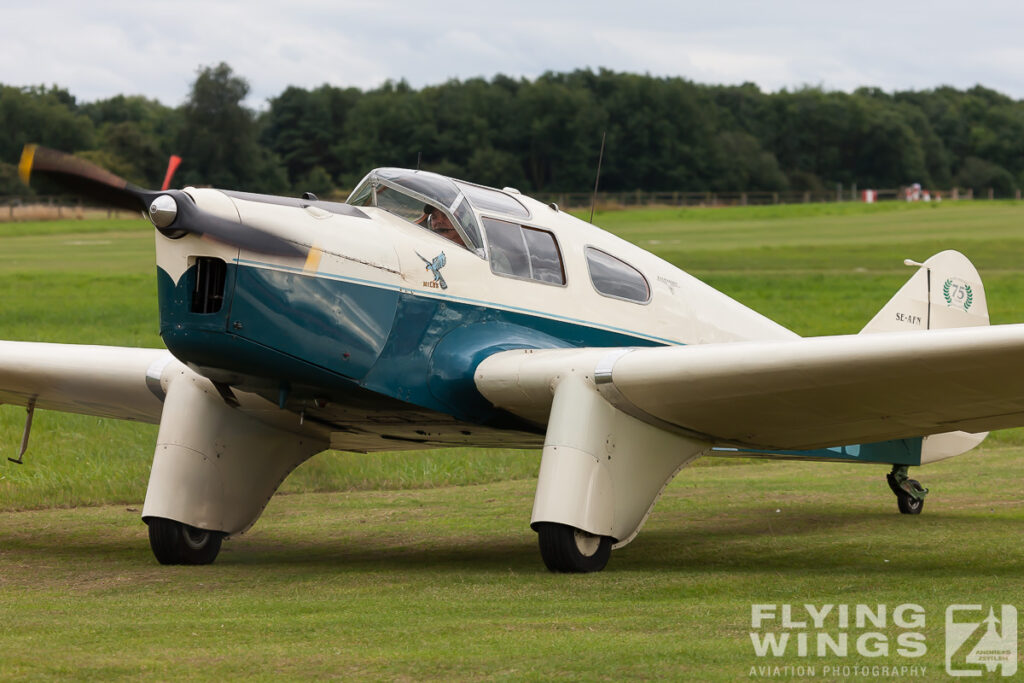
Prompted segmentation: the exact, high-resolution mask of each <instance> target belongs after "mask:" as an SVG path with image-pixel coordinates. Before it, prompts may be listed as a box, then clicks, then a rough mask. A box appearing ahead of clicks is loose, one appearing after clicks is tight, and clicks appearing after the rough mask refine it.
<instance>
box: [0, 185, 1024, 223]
mask: <svg viewBox="0 0 1024 683" xmlns="http://www.w3.org/2000/svg"><path fill="white" fill-rule="evenodd" d="M905 190H906V188H897V189H884V190H874V192H875V201H878V202H883V201H897V200H899V201H902V200H904V198H905V196H906V195H905ZM530 196H531V197H533V198H534V199H537V200H539V201H542V202H544V203H545V204H550V203H552V202H553V203H555V204H557V205H558V206H559V207H561V208H565V209H573V208H575V209H580V208H586V207H589V206H590V203H591V200H592V197H593V194H592V193H590V192H536V193H530ZM979 198H985V199H1017V200H1020V199H1021V191H1020V190H1017V191H1016V192H1015V193H1014V194H1013V195H1012V196H999V195H997V193H995V192H994V191H993V190H991V189H989V190H988V191H987V192H983V193H981V195H980V197H979ZM967 199H975V196H974V192H973V190H970V189H960V188H955V187H954V188H952V189H949V190H932V191H931V201H944V200H952V201H959V200H967ZM850 201H862V193H860V192H858V191H857V189H856V188H851V189H848V190H845V191H844V190H842V189H840V188H837V189H836V190H835V191H834V192H681V191H680V192H647V191H644V190H634V191H631V192H598V193H597V206H599V207H603V208H608V207H630V206H712V207H714V206H756V205H766V204H807V203H812V202H817V203H821V202H850ZM137 215H138V214H137V213H136V212H133V211H126V210H119V209H105V208H96V207H91V206H88V205H83V204H82V202H81V201H76V200H73V199H67V198H64V197H36V198H35V199H31V200H23V199H21V198H19V197H0V222H4V221H36V220H59V219H64V218H68V219H75V218H77V219H82V218H134V217H135V216H137Z"/></svg>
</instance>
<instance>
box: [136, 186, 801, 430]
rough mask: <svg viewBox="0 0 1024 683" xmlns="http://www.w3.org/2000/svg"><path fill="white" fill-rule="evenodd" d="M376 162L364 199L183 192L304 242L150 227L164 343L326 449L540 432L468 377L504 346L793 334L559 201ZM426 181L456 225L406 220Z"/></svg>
mask: <svg viewBox="0 0 1024 683" xmlns="http://www.w3.org/2000/svg"><path fill="white" fill-rule="evenodd" d="M383 171H386V172H382V173H381V174H380V179H379V180H378V178H377V176H375V175H374V174H371V175H370V176H368V177H367V180H365V181H364V182H363V183H362V184H361V185H360V186H359V187H358V188H357V190H356V192H354V193H353V196H357V195H359V194H360V192H362V195H363V199H362V201H361V204H362V205H361V206H353V205H338V204H332V203H328V202H319V201H315V200H306V201H302V200H286V199H282V198H275V197H266V196H260V195H244V194H241V193H225V192H221V191H218V190H211V189H189V190H187V192H188V193H189V195H190V196H192V197H193V198H194V199H195V201H196V203H197V204H198V205H199V206H200V208H202V209H203V210H205V211H207V212H211V213H214V214H216V215H219V216H221V217H224V218H227V219H230V220H239V221H241V222H242V223H245V224H248V225H251V226H254V227H258V228H260V229H263V230H265V231H267V232H272V233H275V234H278V235H281V236H284V237H285V238H287V239H288V240H290V241H292V242H295V243H296V244H299V245H301V246H303V247H304V248H308V254H307V255H306V256H304V257H302V256H293V257H279V256H268V255H266V254H258V253H251V252H247V251H245V250H239V249H238V248H235V247H231V246H229V245H226V244H222V243H219V242H216V241H213V240H209V239H202V238H199V237H195V236H185V237H182V238H180V239H170V238H168V237H165V236H164V235H162V234H161V233H159V232H158V233H157V237H156V240H157V266H158V279H159V292H160V319H161V334H162V336H163V338H164V341H165V343H166V344H167V346H168V348H169V349H170V350H171V351H172V352H173V353H174V354H175V355H176V356H177V357H178V358H179V359H181V360H182V361H184V362H186V363H188V364H190V365H191V366H193V367H194V368H196V369H197V370H199V371H200V372H201V373H202V374H204V375H206V376H208V377H210V378H211V379H213V380H215V381H216V382H218V383H219V384H220V385H221V386H223V387H225V388H228V387H234V388H235V389H237V390H241V391H248V392H253V393H258V394H260V395H262V396H264V397H265V398H267V399H268V400H269V401H273V402H275V403H277V404H278V406H279V407H280V408H281V409H287V410H291V411H293V412H300V413H301V414H302V416H303V419H310V420H317V421H319V422H321V423H322V424H323V425H324V426H325V427H326V428H327V429H329V430H330V431H331V434H332V445H333V446H334V447H336V448H347V449H351V450H375V449H379V448H388V449H392V448H399V447H402V446H403V445H407V446H410V447H424V446H430V445H445V444H460V443H473V444H477V445H479V444H482V443H485V444H493V445H510V446H533V445H536V444H537V443H539V441H540V439H541V434H542V431H543V430H542V426H538V425H530V424H526V423H523V422H521V421H518V420H516V419H514V418H512V416H510V415H507V414H503V413H501V412H500V411H496V410H494V409H493V408H492V407H491V406H490V404H489V403H488V402H487V401H486V400H485V399H483V397H482V396H480V394H479V393H478V392H477V391H476V388H475V386H474V384H473V373H474V370H475V368H476V366H477V365H478V364H479V363H480V362H481V361H482V360H483V359H484V358H486V357H487V356H489V355H491V354H493V353H495V352H498V351H504V350H509V349H517V348H559V347H582V346H588V347H616V346H652V345H669V344H671V345H679V344H701V343H709V342H726V341H741V340H749V339H785V338H791V337H795V336H796V335H795V334H794V333H792V332H790V331H789V330H786V329H785V328H783V327H781V326H779V325H778V324H776V323H774V322H772V321H771V320H769V319H767V318H765V317H764V316H761V315H760V314H758V313H756V312H754V311H752V310H750V309H749V308H746V307H744V306H742V305H741V304H739V303H737V302H736V301H734V300H732V299H730V298H729V297H727V296H725V295H724V294H722V293H720V292H718V291H717V290H715V289H713V288H711V287H709V286H707V285H705V284H703V283H701V282H700V281H698V280H697V279H695V278H693V277H692V276H690V275H688V274H686V273H685V272H683V271H682V270H680V269H679V268H676V267H675V266H673V265H672V264H669V263H667V262H665V261H664V260H662V259H660V258H658V257H656V256H654V255H653V254H651V253H649V252H647V251H645V250H643V249H641V248H640V247H637V246H635V245H633V244H630V243H629V242H626V241H624V240H622V239H620V238H618V237H616V236H614V235H612V234H610V233H608V232H605V231H603V230H601V229H599V228H597V227H595V226H592V225H590V224H587V223H584V222H582V221H580V220H578V219H576V218H574V217H572V216H571V215H569V214H567V213H564V212H562V211H560V210H558V209H557V207H553V206H548V205H544V204H542V203H540V202H537V201H534V200H532V199H530V198H528V197H525V196H523V195H520V194H518V193H516V192H514V191H508V190H505V191H500V190H493V189H490V188H479V187H477V186H469V185H468V184H461V183H460V184H459V185H452V187H454V188H455V192H458V188H460V187H461V188H467V189H466V194H465V196H463V195H462V194H458V195H457V196H456V198H455V199H452V198H451V195H450V194H444V192H445V187H446V186H445V185H438V187H440V188H441V189H440V190H437V191H433V190H431V189H430V186H429V184H428V185H426V186H424V184H423V182H424V181H425V180H426V181H430V182H433V183H442V181H443V182H447V183H449V184H450V183H451V182H452V181H450V180H449V179H445V178H442V177H441V176H434V175H433V174H423V173H418V172H412V171H401V170H400V169H384V170H383ZM403 173H404V174H406V175H401V174H403ZM396 178H397V180H395V179H396ZM408 179H411V180H408ZM375 182H378V183H379V184H377V185H374V183H375ZM403 183H405V184H403ZM371 186H372V187H371ZM361 188H362V189H361ZM374 188H376V190H375V191H371V190H373V189H374ZM407 188H411V189H407ZM425 188H426V189H425ZM376 192H379V193H381V199H380V201H377V197H376ZM402 193H407V194H408V197H406V195H404V194H402ZM435 195H441V196H440V197H439V198H436V203H437V204H438V206H439V207H440V208H441V209H443V210H444V212H445V213H446V214H447V215H448V217H449V218H450V222H453V223H455V224H456V225H458V226H459V234H455V233H454V232H451V233H448V234H449V235H451V238H448V237H445V236H442V234H439V232H437V231H435V230H431V229H430V225H431V223H430V222H428V221H424V220H422V219H421V220H419V221H417V218H416V216H415V213H416V211H419V208H418V207H419V206H421V205H422V204H423V202H424V200H426V201H428V202H434V201H435ZM499 195H500V196H499ZM471 196H472V197H473V198H474V199H475V201H470V197H471ZM395 197H398V198H400V199H402V200H403V201H405V200H406V199H409V200H410V201H407V202H406V203H407V204H409V205H410V206H413V207H414V208H413V209H412V210H411V211H412V213H408V212H406V214H403V211H402V210H401V206H399V208H397V209H396V208H395V205H394V198H395ZM385 200H386V201H385ZM425 208H426V209H428V211H427V213H430V211H429V208H430V207H429V206H428V207H425ZM433 225H434V226H435V227H436V226H437V222H436V221H435V222H434V223H433ZM520 244H521V245H522V247H520V246H519V245H520ZM552 245H554V246H553V247H552ZM520 251H521V252H522V253H520ZM602 290H603V291H602Z"/></svg>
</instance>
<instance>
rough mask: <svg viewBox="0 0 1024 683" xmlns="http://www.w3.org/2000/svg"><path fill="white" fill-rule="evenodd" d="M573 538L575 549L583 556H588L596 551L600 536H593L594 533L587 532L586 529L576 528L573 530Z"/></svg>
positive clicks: (599, 543)
mask: <svg viewBox="0 0 1024 683" xmlns="http://www.w3.org/2000/svg"><path fill="white" fill-rule="evenodd" d="M573 538H574V540H575V541H576V549H577V550H579V551H580V554H581V555H583V556H584V557H590V556H591V555H593V554H594V553H596V552H597V549H598V548H599V547H600V546H601V537H600V536H595V535H594V534H588V533H587V532H586V531H581V530H579V529H576V530H575V531H574V532H573Z"/></svg>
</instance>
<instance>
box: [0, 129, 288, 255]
mask: <svg viewBox="0 0 1024 683" xmlns="http://www.w3.org/2000/svg"><path fill="white" fill-rule="evenodd" d="M18 174H19V175H20V176H21V179H22V181H23V182H25V184H28V182H29V180H30V178H31V176H32V175H33V174H35V175H41V176H44V177H47V178H50V179H51V180H53V181H54V182H55V183H56V184H58V185H59V186H60V187H63V188H65V189H67V190H69V191H71V192H74V193H76V194H79V195H81V196H83V197H86V198H88V199H90V200H92V201H95V202H97V203H100V204H102V205H104V206H111V207H115V208H119V209H128V210H132V211H137V210H139V209H141V210H143V211H145V212H146V213H147V215H148V216H149V219H150V221H152V223H153V225H155V226H156V228H157V230H159V231H160V232H162V233H163V234H164V235H166V236H167V237H171V238H176V237H182V236H183V235H185V234H187V233H193V234H197V235H207V236H209V237H211V238H213V239H215V240H218V241H220V242H225V243H227V244H230V245H232V246H236V247H239V248H241V249H246V250H248V251H255V252H259V253H262V254H273V255H280V256H302V255H304V254H305V253H306V251H307V250H306V249H304V248H302V247H300V246H298V245H296V244H294V243H292V242H289V241H288V240H286V239H284V238H283V237H279V236H277V235H275V234H273V233H270V232H267V231H266V230H263V229H260V228H256V227H253V226H251V225H247V224H245V223H239V222H237V221H230V220H227V219H225V218H221V217H220V216H215V215H213V214H212V213H208V212H206V211H203V210H202V209H200V208H199V207H198V206H196V203H195V201H193V200H192V198H191V197H189V196H188V195H187V194H186V193H184V192H182V191H181V190H168V191H166V192H156V191H153V190H147V189H145V188H141V187H138V186H137V185H133V184H131V183H129V182H128V181H127V180H125V179H124V178H121V177H119V176H117V175H114V174H113V173H111V172H110V171H107V170H105V169H103V168H100V167H99V166H97V165H96V164H94V163H92V162H90V161H86V160H85V159H80V158H78V157H76V156H72V155H70V154H65V153H64V152H58V151H57V150H54V149H49V148H47V147H40V146H38V145H25V148H24V150H23V151H22V153H21V161H20V162H19V164H18Z"/></svg>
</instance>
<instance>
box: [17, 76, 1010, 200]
mask: <svg viewBox="0 0 1024 683" xmlns="http://www.w3.org/2000/svg"><path fill="white" fill-rule="evenodd" d="M248 93H249V85H248V82H247V81H246V80H245V78H243V77H241V76H240V75H238V74H235V73H234V72H233V71H232V69H231V67H230V66H228V65H227V64H224V63H221V64H219V65H216V66H209V67H204V68H200V69H199V70H198V71H197V75H196V79H195V81H194V82H193V83H192V87H191V90H190V93H189V95H188V98H187V99H186V101H185V103H184V104H182V105H181V106H179V107H168V106H166V105H164V104H162V103H160V102H158V101H156V100H153V99H147V98H146V97H143V96H135V95H117V96H115V97H111V98H109V99H105V100H98V101H95V102H78V101H77V99H76V98H75V96H74V95H73V94H71V93H70V92H69V91H68V90H67V89H65V88H63V87H58V86H51V87H42V86H32V87H18V86H10V85H0V195H20V196H27V195H30V194H31V193H32V190H30V189H27V188H25V187H23V186H22V185H21V183H20V182H19V181H18V179H17V168H16V165H17V162H18V158H19V155H20V153H21V149H22V146H23V145H24V144H25V143H27V142H37V143H39V144H43V145H46V146H48V147H54V148H57V149H61V150H65V151H71V152H74V153H76V154H79V155H81V156H84V157H86V158H88V159H90V160H92V161H95V162H96V163H98V164H100V165H101V166H103V167H105V168H108V169H110V170H111V171H113V172H115V173H117V174H119V175H122V176H123V177H125V178H127V179H128V180H130V181H132V182H134V183H136V184H139V185H142V186H146V187H154V186H159V183H160V182H161V181H162V178H163V174H164V170H165V168H166V165H167V159H168V157H169V156H170V155H171V154H178V155H180V156H181V157H183V159H184V162H183V163H182V166H181V168H180V170H179V172H178V175H177V176H176V177H175V185H186V184H195V185H212V186H215V187H222V188H226V189H244V190H250V191H257V192H272V193H301V192H305V191H310V192H314V193H317V194H318V195H329V194H331V193H332V192H335V191H341V192H346V191H348V190H349V189H351V188H352V187H353V186H354V184H355V183H356V182H358V180H359V179H360V178H361V177H362V176H363V175H364V174H365V173H366V172H367V171H368V170H369V169H371V168H374V167H378V166H402V167H417V166H418V167H419V168H422V169H426V170H431V171H436V172H439V173H443V174H446V175H451V176H455V177H459V178H464V179H467V180H471V181H474V182H478V183H483V184H487V185H495V186H498V187H502V186H506V185H512V186H515V187H518V188H519V189H521V190H523V191H524V192H580V191H586V190H588V189H589V188H592V187H593V183H594V174H595V170H596V167H597V162H598V153H599V148H600V145H601V139H602V136H603V135H606V139H607V141H606V145H605V152H604V158H603V162H602V172H601V188H602V189H604V190H608V191H629V190H636V189H643V190H647V191H675V190H680V191H723V192H724V191H758V190H766V191H785V190H790V191H804V192H808V191H809V192H814V193H823V192H826V191H832V190H834V189H835V186H836V184H838V183H841V184H843V185H844V187H850V186H851V185H854V184H856V185H857V186H859V187H861V188H870V187H876V188H892V187H898V186H902V185H906V184H909V183H913V182H919V183H921V184H922V185H923V186H924V187H932V188H941V189H944V188H948V187H952V186H959V187H962V188H972V189H974V190H975V191H976V192H981V191H984V190H987V189H988V188H993V189H994V191H995V192H996V193H997V195H998V196H1008V195H1009V194H1011V193H1012V192H1014V191H1015V190H1016V188H1018V187H1022V186H1024V153H1022V152H1024V101H1018V100H1014V99H1012V98H1010V97H1007V96H1006V95H1003V94H1000V93H998V92H995V91H993V90H990V89H988V88H984V87H982V86H980V85H979V86H976V87H974V88H971V89H968V90H958V89H955V88H951V87H941V88H936V89H933V90H923V91H903V92H893V93H886V92H884V91H882V90H879V89H875V88H861V89H859V90H856V91H855V92H853V93H844V92H832V91H826V90H823V89H821V88H813V87H805V88H801V89H797V90H782V91H780V92H777V93H766V92H762V91H761V90H760V89H759V88H758V87H757V86H756V85H754V84H750V83H747V84H744V85H739V86H722V85H703V84H698V83H693V82H691V81H688V80H685V79H682V78H658V77H653V76H649V75H637V74H628V73H618V72H614V71H608V70H604V69H601V70H599V71H593V70H577V71H573V72H569V73H546V74H544V75H542V76H540V77H538V78H536V79H533V80H529V79H525V78H519V79H516V78H510V77H507V76H502V75H498V76H494V77H493V78H490V79H484V78H475V79H469V80H464V81H462V80H451V81H448V82H446V83H443V84H440V85H433V86H427V87H423V88H420V89H416V88H412V87H410V86H409V85H408V84H407V83H406V82H404V81H397V82H394V81H388V82H385V83H384V84H383V85H381V86H380V87H378V88H375V89H371V90H365V91H364V90H360V89H356V88H341V87H337V86H333V85H326V84H325V85H322V86H320V87H318V88H314V89H304V88H298V87H289V88H287V89H286V90H284V92H282V93H281V94H279V95H278V96H277V97H274V98H271V99H270V100H269V101H268V103H267V104H268V106H267V107H266V108H265V109H264V110H261V111H258V112H257V111H253V110H251V109H248V108H246V107H245V106H244V104H243V102H244V100H245V98H246V97H247V95H248ZM40 191H42V190H40Z"/></svg>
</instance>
